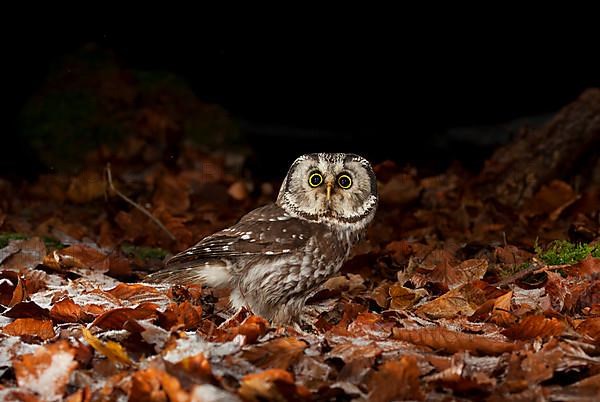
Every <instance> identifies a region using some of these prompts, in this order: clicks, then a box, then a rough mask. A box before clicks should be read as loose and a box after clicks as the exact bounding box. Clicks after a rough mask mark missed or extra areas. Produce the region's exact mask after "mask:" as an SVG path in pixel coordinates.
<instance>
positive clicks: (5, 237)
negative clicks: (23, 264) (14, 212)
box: [0, 232, 27, 248]
mask: <svg viewBox="0 0 600 402" xmlns="http://www.w3.org/2000/svg"><path fill="white" fill-rule="evenodd" d="M25 239H27V235H25V234H23V233H7V232H4V233H0V248H4V247H6V246H8V243H10V242H11V240H25Z"/></svg>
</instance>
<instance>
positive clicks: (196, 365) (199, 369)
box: [176, 353, 213, 382]
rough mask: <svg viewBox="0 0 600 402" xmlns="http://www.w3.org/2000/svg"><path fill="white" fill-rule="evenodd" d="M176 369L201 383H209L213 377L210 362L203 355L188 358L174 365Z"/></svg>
mask: <svg viewBox="0 0 600 402" xmlns="http://www.w3.org/2000/svg"><path fill="white" fill-rule="evenodd" d="M176 366H177V367H179V368H181V369H182V370H183V371H185V372H186V373H188V374H189V375H191V376H193V377H197V378H198V379H200V380H204V381H202V382H211V379H212V377H213V375H212V368H211V366H210V362H209V361H208V360H207V359H206V357H205V356H204V354H203V353H198V354H197V355H194V356H188V357H186V358H184V359H183V360H181V361H180V362H179V363H177V364H176Z"/></svg>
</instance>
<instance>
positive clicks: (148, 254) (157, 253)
mask: <svg viewBox="0 0 600 402" xmlns="http://www.w3.org/2000/svg"><path fill="white" fill-rule="evenodd" d="M121 251H123V253H125V254H127V255H129V256H132V257H136V258H139V259H142V260H162V259H164V258H165V257H166V256H167V255H168V254H169V253H168V252H167V251H166V250H163V249H162V248H158V247H144V246H135V245H133V244H129V243H125V244H123V245H122V246H121Z"/></svg>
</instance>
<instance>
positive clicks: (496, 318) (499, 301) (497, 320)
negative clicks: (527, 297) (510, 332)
mask: <svg viewBox="0 0 600 402" xmlns="http://www.w3.org/2000/svg"><path fill="white" fill-rule="evenodd" d="M512 296H513V292H512V290H511V291H509V292H506V293H505V294H503V295H502V296H500V297H498V298H496V300H494V307H493V309H492V314H491V316H490V321H491V322H493V323H494V324H497V325H499V326H501V327H507V326H509V325H511V324H513V323H514V322H515V320H516V317H515V315H514V314H512V313H511V301H512Z"/></svg>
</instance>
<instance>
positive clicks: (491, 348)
mask: <svg viewBox="0 0 600 402" xmlns="http://www.w3.org/2000/svg"><path fill="white" fill-rule="evenodd" d="M393 337H394V338H395V339H399V340H401V341H405V342H410V343H414V344H415V345H420V346H427V347H430V348H432V349H434V350H443V351H445V352H449V353H456V352H461V351H463V350H469V351H473V352H479V353H481V354H490V355H497V354H501V353H504V352H510V351H513V350H515V349H516V348H517V346H516V345H515V344H513V343H510V342H506V341H501V340H496V339H493V338H488V337H485V336H482V335H473V334H466V333H463V332H456V331H451V330H449V329H445V328H420V329H403V328H394V331H393Z"/></svg>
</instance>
